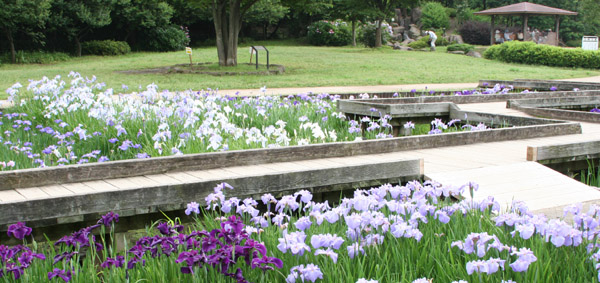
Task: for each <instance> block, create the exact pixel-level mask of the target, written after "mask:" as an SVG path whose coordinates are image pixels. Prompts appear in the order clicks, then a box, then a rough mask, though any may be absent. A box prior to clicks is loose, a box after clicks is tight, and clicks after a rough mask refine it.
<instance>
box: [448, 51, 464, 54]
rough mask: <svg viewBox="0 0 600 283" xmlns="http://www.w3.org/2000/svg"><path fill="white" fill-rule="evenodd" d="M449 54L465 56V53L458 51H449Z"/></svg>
mask: <svg viewBox="0 0 600 283" xmlns="http://www.w3.org/2000/svg"><path fill="white" fill-rule="evenodd" d="M448 53H450V54H459V55H465V52H464V51H461V50H456V51H448Z"/></svg>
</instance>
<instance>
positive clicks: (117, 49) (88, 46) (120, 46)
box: [81, 40, 131, 56]
mask: <svg viewBox="0 0 600 283" xmlns="http://www.w3.org/2000/svg"><path fill="white" fill-rule="evenodd" d="M81 49H82V51H83V53H84V54H86V55H101V56H110V55H123V54H127V53H129V52H131V48H130V47H129V44H127V42H125V41H114V40H92V41H86V42H83V43H82V44H81Z"/></svg>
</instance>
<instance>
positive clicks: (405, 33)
mask: <svg viewBox="0 0 600 283" xmlns="http://www.w3.org/2000/svg"><path fill="white" fill-rule="evenodd" d="M409 39H410V36H408V32H404V33H403V34H402V41H406V40H409Z"/></svg>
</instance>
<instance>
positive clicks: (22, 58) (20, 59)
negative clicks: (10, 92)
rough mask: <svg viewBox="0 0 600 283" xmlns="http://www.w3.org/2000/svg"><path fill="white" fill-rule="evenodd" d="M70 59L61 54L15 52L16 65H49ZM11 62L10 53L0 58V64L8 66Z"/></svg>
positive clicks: (66, 55)
mask: <svg viewBox="0 0 600 283" xmlns="http://www.w3.org/2000/svg"><path fill="white" fill-rule="evenodd" d="M69 58H71V57H70V56H69V55H68V54H66V53H62V52H44V51H17V54H16V56H15V59H16V63H17V64H50V63H55V62H61V61H67V60H69ZM11 61H12V57H11V54H10V53H5V54H2V55H1V56H0V62H1V63H3V64H9V63H10V62H11Z"/></svg>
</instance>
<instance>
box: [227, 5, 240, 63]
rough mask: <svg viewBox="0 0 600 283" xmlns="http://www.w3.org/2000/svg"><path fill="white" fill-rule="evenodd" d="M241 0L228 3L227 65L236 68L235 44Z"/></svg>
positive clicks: (236, 41) (237, 34)
mask: <svg viewBox="0 0 600 283" xmlns="http://www.w3.org/2000/svg"><path fill="white" fill-rule="evenodd" d="M241 2H242V0H230V1H229V38H228V40H227V65H226V66H237V43H238V36H239V34H240V27H241V26H242V15H241V13H240V5H241Z"/></svg>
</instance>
